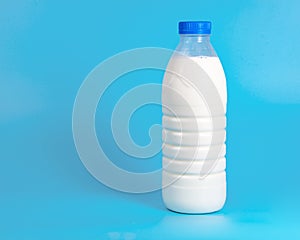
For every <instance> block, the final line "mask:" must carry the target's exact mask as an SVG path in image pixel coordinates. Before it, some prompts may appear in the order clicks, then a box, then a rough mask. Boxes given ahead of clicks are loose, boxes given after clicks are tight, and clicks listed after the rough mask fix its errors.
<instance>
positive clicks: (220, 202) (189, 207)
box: [162, 184, 226, 214]
mask: <svg viewBox="0 0 300 240" xmlns="http://www.w3.org/2000/svg"><path fill="white" fill-rule="evenodd" d="M162 197H163V201H164V204H165V206H166V207H167V208H168V209H169V210H171V211H174V212H178V213H187V214H206V213H213V212H217V211H219V210H221V209H222V208H223V206H224V204H225V201H226V184H222V185H219V186H214V187H213V188H182V187H178V186H172V185H170V186H168V187H166V188H164V189H163V191H162Z"/></svg>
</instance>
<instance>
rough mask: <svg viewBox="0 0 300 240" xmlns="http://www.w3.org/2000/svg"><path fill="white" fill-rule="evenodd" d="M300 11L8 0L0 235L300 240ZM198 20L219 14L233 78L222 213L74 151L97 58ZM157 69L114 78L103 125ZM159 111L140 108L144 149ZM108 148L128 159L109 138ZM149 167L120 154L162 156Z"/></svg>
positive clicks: (0, 118) (294, 6)
mask: <svg viewBox="0 0 300 240" xmlns="http://www.w3.org/2000/svg"><path fill="white" fill-rule="evenodd" d="M299 8H300V3H299V2H298V1H296V0H295V1H258V0H253V1H251V0H249V1H241V0H232V1H216V0H212V1H191V0H186V1H177V2H176V1H158V0H154V1H116V0H113V1H102V2H101V1H55V0H53V1H45V0H23V1H21V0H20V1H8V0H7V1H3V0H2V1H0V130H1V133H0V146H1V147H0V150H1V166H0V239H5V240H6V239H168V238H169V239H200V238H201V237H202V238H204V239H218V238H219V239H271V238H272V239H286V238H292V239H297V238H300V231H299V226H300V218H299V214H300V206H299V201H300V187H299V183H300V174H299V167H300V157H299V147H300V137H299V135H300V124H299V123H300V68H299V63H300V57H299V56H300V47H299V42H300V31H299V26H298V25H299V22H300V17H299V13H298V12H299ZM198 19H200V20H211V21H212V22H213V35H212V43H213V45H214V47H215V49H216V50H217V52H218V55H219V56H220V58H221V60H222V62H223V65H224V68H225V72H226V75H227V81H228V96H229V98H228V115H227V116H228V128H227V132H228V139H227V149H228V151H227V163H228V164H227V173H228V175H227V176H228V199H227V202H226V205H225V207H224V209H223V210H222V211H220V212H218V213H215V214H211V215H192V216H189V215H182V214H176V213H173V212H170V211H168V210H166V209H165V208H164V205H163V203H162V199H161V195H160V192H159V191H157V192H153V193H148V194H142V195H133V194H126V193H121V192H117V191H114V190H111V189H109V188H107V187H105V186H104V185H102V184H101V183H99V182H97V180H95V179H94V178H93V177H92V176H91V175H90V174H89V173H88V172H87V171H86V169H85V168H84V166H83V165H82V163H81V161H80V159H79V157H78V155H77V152H76V149H75V146H74V143H73V138H72V108H73V103H74V99H75V96H76V93H77V90H78V88H79V87H80V85H81V83H82V82H83V80H84V78H85V76H86V75H87V74H88V73H89V72H90V71H91V70H92V69H93V67H94V66H96V65H97V64H98V63H99V62H101V61H102V60H104V59H106V58H108V57H110V56H112V55H114V54H116V53H118V52H120V51H124V50H128V49H132V48H137V47H147V46H156V47H165V48H171V49H174V48H175V47H176V45H177V43H178V40H179V39H178V35H177V22H178V21H180V20H198ZM149 76H151V77H149ZM161 76H162V74H159V73H155V72H153V73H149V72H147V71H145V72H144V73H143V72H141V73H139V74H137V75H134V74H133V75H130V74H129V75H128V76H127V77H124V78H123V80H122V78H121V79H120V80H118V81H117V82H116V83H115V84H114V85H113V86H112V87H111V88H110V91H111V94H110V95H109V97H107V98H106V100H105V99H103V100H104V101H106V103H105V102H104V103H103V106H106V108H104V109H103V111H102V112H100V113H98V120H97V121H99V123H101V121H103V124H104V125H105V124H108V123H109V113H110V111H111V108H112V107H113V105H114V102H115V101H117V99H118V98H119V97H120V96H121V95H122V92H126V90H128V89H130V88H132V87H134V86H137V85H139V84H141V83H147V82H157V83H159V82H161ZM160 111H161V109H160V108H159V107H153V106H152V107H151V106H150V107H149V109H141V110H139V111H138V112H136V115H135V116H133V119H132V121H133V122H131V125H130V131H131V133H132V136H133V138H134V139H135V140H136V141H137V143H139V144H142V145H143V144H147V143H148V141H149V136H148V134H147V131H145V129H148V128H149V126H151V125H152V124H154V123H159V122H160V121H161V120H160V118H161V112H160ZM101 116H102V117H101ZM136 123H137V124H136ZM104 125H103V126H104ZM97 127H98V128H101V126H99V125H97ZM106 134H107V139H111V133H110V132H109V131H106ZM110 144H111V145H110ZM110 146H111V148H110ZM105 149H106V151H107V152H108V154H112V155H113V156H118V153H117V150H116V151H115V150H114V149H115V146H113V143H112V142H111V141H110V140H108V141H107V143H106V145H105ZM114 154H115V155H114ZM117 164H122V161H119V163H117ZM135 164H137V165H140V166H137V167H136V165H135ZM145 164H146V165H143V164H140V163H134V162H130V161H128V162H126V163H124V162H123V166H124V167H126V166H127V167H128V166H132V168H135V167H136V169H137V168H138V167H144V166H146V167H145V168H146V170H147V169H148V170H149V169H150V170H151V169H153V168H154V169H155V168H157V167H158V166H159V165H160V155H158V156H156V157H155V158H153V159H151V161H150V162H149V161H148V162H145ZM141 165H142V166H141Z"/></svg>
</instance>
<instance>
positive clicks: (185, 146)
mask: <svg viewBox="0 0 300 240" xmlns="http://www.w3.org/2000/svg"><path fill="white" fill-rule="evenodd" d="M176 51H177V52H176V53H174V55H173V56H172V58H171V59H170V62H169V65H168V67H167V70H166V73H165V76H164V80H163V92H162V104H163V121H162V122H163V176H162V179H163V189H162V195H163V200H164V203H165V205H166V207H167V208H168V209H170V210H173V211H176V212H183V213H209V212H214V211H218V210H220V209H221V208H222V207H223V205H224V203H225V200H226V172H225V168H226V158H225V154H226V145H225V138H226V130H225V128H226V104H227V91H226V79H225V74H224V71H223V68H222V65H221V62H220V60H219V58H218V57H217V55H216V53H215V52H214V50H213V48H212V46H211V44H210V42H209V35H205V36H204V35H202V34H193V35H182V36H181V41H180V43H179V45H178V47H177V49H176Z"/></svg>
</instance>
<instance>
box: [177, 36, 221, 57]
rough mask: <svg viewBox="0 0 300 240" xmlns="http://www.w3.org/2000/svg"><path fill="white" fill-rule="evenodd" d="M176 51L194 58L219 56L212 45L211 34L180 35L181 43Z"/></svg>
mask: <svg viewBox="0 0 300 240" xmlns="http://www.w3.org/2000/svg"><path fill="white" fill-rule="evenodd" d="M176 51H178V52H179V53H181V54H184V55H186V56H192V57H198V56H199V57H216V56H217V54H216V53H215V50H214V48H213V46H212V45H211V43H210V34H180V42H179V45H178V46H177V48H176Z"/></svg>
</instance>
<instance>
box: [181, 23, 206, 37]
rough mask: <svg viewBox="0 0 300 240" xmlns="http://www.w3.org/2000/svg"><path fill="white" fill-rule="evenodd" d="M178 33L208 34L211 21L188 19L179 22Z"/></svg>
mask: <svg viewBox="0 0 300 240" xmlns="http://www.w3.org/2000/svg"><path fill="white" fill-rule="evenodd" d="M178 29H179V34H210V33H211V22H209V21H188V22H179V24H178Z"/></svg>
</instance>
